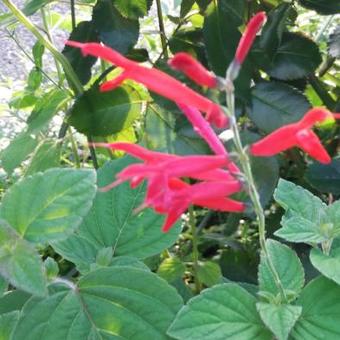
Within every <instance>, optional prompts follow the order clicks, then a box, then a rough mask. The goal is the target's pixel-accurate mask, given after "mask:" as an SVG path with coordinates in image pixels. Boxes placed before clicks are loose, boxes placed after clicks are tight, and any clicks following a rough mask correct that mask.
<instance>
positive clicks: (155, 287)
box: [13, 267, 182, 340]
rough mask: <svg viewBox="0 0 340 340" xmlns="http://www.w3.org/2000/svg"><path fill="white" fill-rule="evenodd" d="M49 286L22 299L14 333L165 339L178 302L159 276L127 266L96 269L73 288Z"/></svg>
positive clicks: (54, 338) (30, 339)
mask: <svg viewBox="0 0 340 340" xmlns="http://www.w3.org/2000/svg"><path fill="white" fill-rule="evenodd" d="M52 288H54V290H55V293H54V294H52V293H51V294H50V295H49V296H48V297H46V298H45V299H37V298H33V299H30V301H29V302H28V303H26V305H25V307H24V309H23V313H22V314H21V317H20V319H19V322H18V325H17V327H16V329H15V332H14V335H13V339H25V340H37V339H46V340H60V339H104V338H105V339H109V338H110V339H111V338H112V339H113V338H117V339H118V338H120V339H131V340H139V339H157V340H158V339H159V340H163V339H164V340H165V339H167V337H166V335H165V332H166V330H167V328H168V327H169V325H170V323H171V322H172V320H173V319H174V317H175V315H176V313H177V311H178V310H179V309H180V308H181V306H182V300H181V298H180V296H179V295H178V294H177V293H176V291H175V289H174V288H172V287H171V286H169V285H168V284H167V283H166V282H165V281H164V280H162V279H160V278H159V277H158V276H157V275H155V274H153V273H151V272H148V271H145V270H141V269H135V268H131V267H111V268H101V269H98V270H95V271H93V272H91V273H90V274H88V275H86V276H84V277H83V278H81V279H80V281H79V284H78V286H77V287H76V289H74V290H73V289H71V290H69V289H66V288H62V287H61V286H60V285H59V286H57V285H54V287H52ZM37 325H38V327H37Z"/></svg>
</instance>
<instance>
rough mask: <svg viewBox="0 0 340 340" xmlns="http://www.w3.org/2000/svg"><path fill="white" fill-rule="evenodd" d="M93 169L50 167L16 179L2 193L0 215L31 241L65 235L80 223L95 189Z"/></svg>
mask: <svg viewBox="0 0 340 340" xmlns="http://www.w3.org/2000/svg"><path fill="white" fill-rule="evenodd" d="M95 180H96V174H95V172H94V171H90V170H75V169H61V168H60V169H50V170H47V171H46V172H44V173H37V174H35V175H34V176H31V177H27V178H24V179H23V180H21V181H19V182H17V183H15V184H14V185H13V186H12V187H11V188H10V190H8V191H7V192H6V194H5V196H4V197H3V200H2V204H1V206H0V216H1V218H3V219H5V220H6V221H7V222H8V223H9V224H10V225H11V226H12V227H13V228H14V229H15V230H16V231H17V232H18V234H19V235H20V236H21V237H23V238H25V239H26V240H28V241H31V242H46V241H54V240H58V239H62V238H65V237H66V236H67V235H69V234H70V233H71V232H72V231H73V230H74V229H75V228H77V227H78V226H79V224H80V223H81V221H82V217H83V216H84V215H85V214H86V213H87V212H88V211H89V209H90V207H91V205H92V200H93V197H94V195H95V192H96V186H95Z"/></svg>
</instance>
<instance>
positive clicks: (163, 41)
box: [156, 0, 169, 59]
mask: <svg viewBox="0 0 340 340" xmlns="http://www.w3.org/2000/svg"><path fill="white" fill-rule="evenodd" d="M156 5H157V16H158V25H159V31H160V36H161V44H162V50H163V55H164V57H165V58H166V59H168V58H169V54H168V47H167V43H166V35H165V28H164V21H163V13H162V4H161V0H156Z"/></svg>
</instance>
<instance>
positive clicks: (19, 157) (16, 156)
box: [0, 132, 39, 175]
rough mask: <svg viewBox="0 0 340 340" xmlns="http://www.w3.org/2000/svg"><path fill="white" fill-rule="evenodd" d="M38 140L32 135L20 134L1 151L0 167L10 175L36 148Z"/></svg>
mask: <svg viewBox="0 0 340 340" xmlns="http://www.w3.org/2000/svg"><path fill="white" fill-rule="evenodd" d="M38 144H39V140H38V138H37V137H35V136H34V135H31V134H30V133H27V132H22V133H20V134H19V135H17V136H16V137H15V138H14V139H13V140H12V141H11V142H10V144H9V145H8V146H7V148H6V149H4V150H3V151H1V153H0V160H1V167H2V168H4V169H5V171H6V172H7V173H8V174H9V175H10V174H11V173H12V172H13V171H14V169H16V168H17V167H18V166H19V165H20V164H21V163H22V162H23V161H24V160H25V159H26V158H27V157H28V156H29V155H30V154H31V153H32V152H33V151H34V149H35V148H36V147H37V145H38Z"/></svg>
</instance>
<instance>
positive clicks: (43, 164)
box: [25, 140, 61, 176]
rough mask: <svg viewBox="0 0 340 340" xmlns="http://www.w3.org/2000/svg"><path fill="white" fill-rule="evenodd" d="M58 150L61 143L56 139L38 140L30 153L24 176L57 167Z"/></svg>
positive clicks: (58, 161) (58, 160)
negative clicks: (36, 145)
mask: <svg viewBox="0 0 340 340" xmlns="http://www.w3.org/2000/svg"><path fill="white" fill-rule="evenodd" d="M60 151H61V145H60V143H58V142H56V141H53V140H43V141H42V142H40V144H39V145H38V147H37V148H36V149H35V151H34V153H33V155H32V158H31V160H30V163H29V165H28V167H27V169H26V172H25V176H30V175H33V174H35V173H37V172H39V171H45V170H47V169H50V168H54V167H57V166H58V165H59V164H60Z"/></svg>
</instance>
